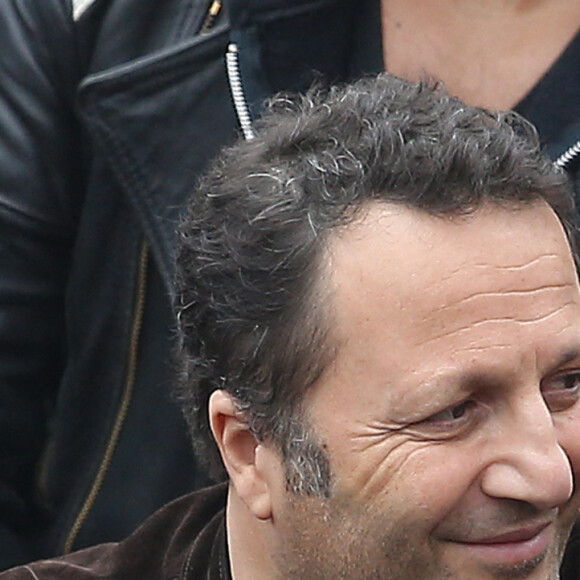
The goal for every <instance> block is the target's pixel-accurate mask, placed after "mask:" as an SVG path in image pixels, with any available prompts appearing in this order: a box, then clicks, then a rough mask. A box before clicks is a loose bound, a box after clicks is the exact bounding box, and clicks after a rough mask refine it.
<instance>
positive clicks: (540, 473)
mask: <svg viewBox="0 0 580 580" xmlns="http://www.w3.org/2000/svg"><path fill="white" fill-rule="evenodd" d="M522 407H523V405H522ZM492 445H493V446H494V448H493V449H492V448H491V446H492ZM489 451H490V459H489V463H488V465H487V467H486V469H485V470H484V472H483V476H482V481H481V487H482V491H483V492H484V493H485V494H486V495H488V496H491V497H496V498H502V499H515V500H520V501H523V502H527V503H529V504H532V505H534V506H536V507H537V508H538V509H540V510H548V509H553V508H556V507H559V506H561V505H563V504H565V503H566V502H567V501H568V500H569V499H570V497H571V496H572V492H573V486H574V482H573V476H572V466H571V464H570V460H569V458H568V456H567V455H566V453H565V451H564V449H563V448H562V447H561V445H560V444H559V442H558V437H557V433H556V429H555V427H554V423H553V420H552V416H551V414H550V412H549V410H548V409H547V407H546V405H545V403H544V401H543V400H541V399H540V400H539V401H536V402H535V404H533V405H528V406H527V407H524V409H523V411H521V412H519V413H518V414H515V413H510V417H506V421H505V424H504V425H502V427H501V428H500V429H499V430H498V431H497V432H496V436H495V437H494V438H493V443H491V442H490V449H489Z"/></svg>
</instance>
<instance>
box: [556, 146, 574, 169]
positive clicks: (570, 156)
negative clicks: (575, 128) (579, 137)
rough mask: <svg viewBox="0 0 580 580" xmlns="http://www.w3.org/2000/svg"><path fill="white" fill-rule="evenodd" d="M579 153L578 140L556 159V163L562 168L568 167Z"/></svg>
mask: <svg viewBox="0 0 580 580" xmlns="http://www.w3.org/2000/svg"><path fill="white" fill-rule="evenodd" d="M578 155H580V141H576V143H574V145H572V147H569V148H568V149H567V150H566V151H564V153H562V155H560V157H558V159H556V161H554V165H555V166H556V167H560V168H561V169H566V167H567V166H568V165H570V164H571V163H572V161H574V160H575V159H576V158H577V157H578Z"/></svg>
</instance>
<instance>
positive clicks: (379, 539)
mask: <svg viewBox="0 0 580 580" xmlns="http://www.w3.org/2000/svg"><path fill="white" fill-rule="evenodd" d="M283 519H284V521H283V522H282V521H280V522H278V523H279V524H281V525H282V526H283V533H282V534H281V535H280V537H281V538H283V541H281V542H280V545H279V547H278V550H277V552H276V553H275V554H274V559H275V562H276V564H277V570H278V576H277V577H276V580H290V579H292V580H296V579H300V580H361V579H363V578H364V580H409V579H411V578H412V579H413V580H481V579H482V578H485V577H487V578H496V579H497V580H523V579H526V578H530V577H531V575H532V574H533V572H534V571H536V572H537V569H538V567H540V566H542V567H543V569H544V573H545V575H544V576H542V578H541V580H558V579H559V578H560V574H559V563H560V559H561V558H560V556H561V553H560V552H561V551H562V549H561V545H562V544H563V543H564V540H563V539H562V538H561V537H560V542H558V544H559V545H558V546H553V547H552V549H550V550H549V552H548V553H547V554H544V555H543V556H542V557H539V558H537V559H535V560H530V561H527V562H522V563H521V564H519V565H515V566H505V567H504V566H490V567H487V568H485V567H482V568H481V569H480V571H479V572H477V571H474V572H472V573H470V572H467V571H463V572H461V571H459V572H458V571H457V570H451V569H449V568H448V567H447V566H446V565H444V564H443V563H442V561H441V558H440V556H441V554H440V552H439V550H440V548H439V547H437V546H436V545H434V543H433V542H432V541H431V542H430V541H429V540H426V539H425V538H424V537H420V531H421V530H425V527H424V526H422V525H421V522H417V521H413V522H403V523H397V524H396V525H395V526H393V522H394V521H397V520H396V519H395V514H388V513H387V514H385V513H382V514H377V513H376V512H375V513H373V510H372V509H368V508H366V507H365V508H362V507H360V506H358V505H356V504H355V503H354V502H353V501H349V500H336V498H335V497H334V496H333V494H331V496H330V497H329V498H311V497H310V498H305V497H297V496H292V494H289V500H288V506H287V510H286V513H285V514H284V518H283ZM398 522H400V516H399V519H398ZM534 577H537V578H539V576H534Z"/></svg>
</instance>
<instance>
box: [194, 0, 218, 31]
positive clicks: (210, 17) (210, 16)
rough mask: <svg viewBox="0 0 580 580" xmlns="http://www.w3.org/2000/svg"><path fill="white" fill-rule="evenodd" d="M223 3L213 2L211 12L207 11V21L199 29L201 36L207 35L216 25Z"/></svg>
mask: <svg viewBox="0 0 580 580" xmlns="http://www.w3.org/2000/svg"><path fill="white" fill-rule="evenodd" d="M222 6H223V3H222V2H221V0H213V2H212V3H211V5H210V7H209V10H208V11H207V14H206V17H205V20H204V21H203V24H202V25H201V28H200V29H199V33H200V34H207V33H208V32H209V31H210V30H211V29H212V28H213V25H214V24H215V22H216V20H217V17H218V16H219V14H220V12H221V11H222Z"/></svg>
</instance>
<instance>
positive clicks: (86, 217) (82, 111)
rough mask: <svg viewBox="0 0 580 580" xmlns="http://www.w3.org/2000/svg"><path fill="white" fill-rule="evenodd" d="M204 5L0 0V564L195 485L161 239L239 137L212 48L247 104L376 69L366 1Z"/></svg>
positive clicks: (169, 271)
mask: <svg viewBox="0 0 580 580" xmlns="http://www.w3.org/2000/svg"><path fill="white" fill-rule="evenodd" d="M221 4H222V3H221V2H216V1H215V0H3V2H0V78H1V79H2V80H1V81H0V232H1V235H0V265H1V268H0V568H2V567H6V566H8V565H9V564H13V563H16V562H17V561H19V560H20V561H24V560H32V559H36V558H39V557H43V556H49V555H52V554H57V553H61V552H63V551H68V550H71V549H76V548H80V547H84V546H87V545H90V544H93V543H97V542H103V541H108V540H115V539H118V538H120V537H123V536H125V535H126V534H127V533H129V532H130V531H131V530H132V529H133V528H134V527H135V526H136V525H137V524H138V523H140V522H141V521H142V520H143V519H144V518H145V517H146V516H147V515H148V514H149V513H151V512H152V511H154V510H155V509H156V508H157V507H159V506H160V505H161V504H163V503H165V502H166V501H168V500H169V499H171V498H173V497H175V496H177V495H179V494H181V493H185V492H186V491H190V490H191V489H192V488H194V487H196V486H197V485H198V484H199V483H200V482H201V480H202V479H203V476H202V475H201V474H200V470H199V469H197V468H196V466H195V463H194V460H193V457H192V455H191V452H190V450H189V444H188V442H187V438H186V436H185V428H184V426H183V424H182V421H181V419H180V416H179V412H178V410H177V409H176V408H175V405H173V403H172V402H171V400H170V396H169V390H170V389H169V386H170V383H171V377H172V373H171V365H170V351H171V345H172V342H173V332H174V331H173V327H174V324H173V322H174V321H173V315H172V313H171V293H172V283H171V280H172V275H173V266H172V247H173V235H174V234H173V232H174V228H175V224H176V221H177V220H178V215H179V212H180V208H181V207H182V206H183V204H184V200H185V199H186V197H187V195H188V193H189V192H190V191H191V190H192V186H193V183H194V182H195V179H196V176H197V175H198V174H199V172H200V171H201V170H202V169H203V167H204V166H205V165H206V163H207V162H208V160H209V159H210V158H211V157H212V156H213V155H214V154H215V153H216V152H217V151H218V150H219V148H220V147H221V146H222V145H223V144H224V143H226V142H228V141H229V140H230V139H231V138H233V136H234V135H236V134H237V133H238V131H239V124H238V118H237V115H236V110H235V108H234V106H233V104H232V100H231V96H230V88H229V82H228V74H227V72H226V64H225V58H224V57H225V54H226V52H227V49H228V45H229V44H230V43H231V42H234V43H236V45H237V46H238V48H239V52H238V53H236V55H237V56H238V57H239V59H238V60H236V59H234V61H232V62H233V68H232V69H231V70H230V79H232V80H233V81H234V84H235V79H236V75H237V74H238V73H239V72H240V71H241V78H242V85H241V87H239V88H240V91H238V94H239V95H240V94H241V95H242V96H243V97H245V98H244V99H243V100H244V101H245V102H246V103H248V105H249V113H250V114H251V115H252V114H253V115H256V114H259V103H260V102H261V101H262V99H263V98H264V97H266V96H268V95H269V94H271V93H272V92H275V91H278V90H282V89H290V90H299V89H303V88H305V87H306V86H308V85H309V84H310V82H311V81H312V79H313V77H314V76H316V75H314V74H313V71H318V73H320V74H322V75H324V76H326V77H327V78H328V79H329V80H331V81H339V80H345V79H348V78H350V77H353V76H358V75H360V74H361V73H364V72H373V71H376V70H379V69H380V68H381V66H382V62H381V50H380V35H379V30H380V28H379V27H380V20H379V18H378V15H379V12H378V10H379V3H378V0H293V1H292V2H290V1H289V0H267V1H265V0H261V1H259V2H258V1H256V0H230V1H228V0H225V2H224V5H223V6H222V5H221ZM235 65H239V68H237V67H236V66H235ZM578 70H580V68H578ZM574 90H576V92H580V82H578V83H576V87H575V89H574ZM559 94H560V93H558V95H559ZM564 96H565V97H566V98H570V99H571V100H573V98H574V95H573V94H571V93H570V91H568V92H566V94H565V95H564ZM559 98H560V97H559V96H558V97H557V98H555V102H556V105H555V106H556V107H561V106H562V103H561V101H560V100H559ZM575 102H577V103H580V99H576V100H575ZM240 107H241V109H242V111H241V112H242V117H243V107H244V105H243V104H241V105H240ZM539 107H540V109H542V110H544V109H545V106H542V105H539ZM238 112H240V111H239V110H238ZM576 119H579V120H580V114H579V115H578V116H577V117H576ZM565 125H566V126H564V127H561V128H560V129H559V133H558V132H557V135H559V137H558V138H556V137H554V139H553V142H554V143H555V149H554V154H555V155H562V154H564V153H565V152H566V150H567V149H569V148H571V147H572V146H573V145H574V143H575V142H576V140H578V139H580V131H577V130H576V129H575V127H574V126H572V125H573V123H571V124H567V123H565ZM560 137H561V138H560ZM579 149H580V147H579ZM574 163H575V158H574V159H572V160H569V161H568V166H569V167H573V166H574Z"/></svg>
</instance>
